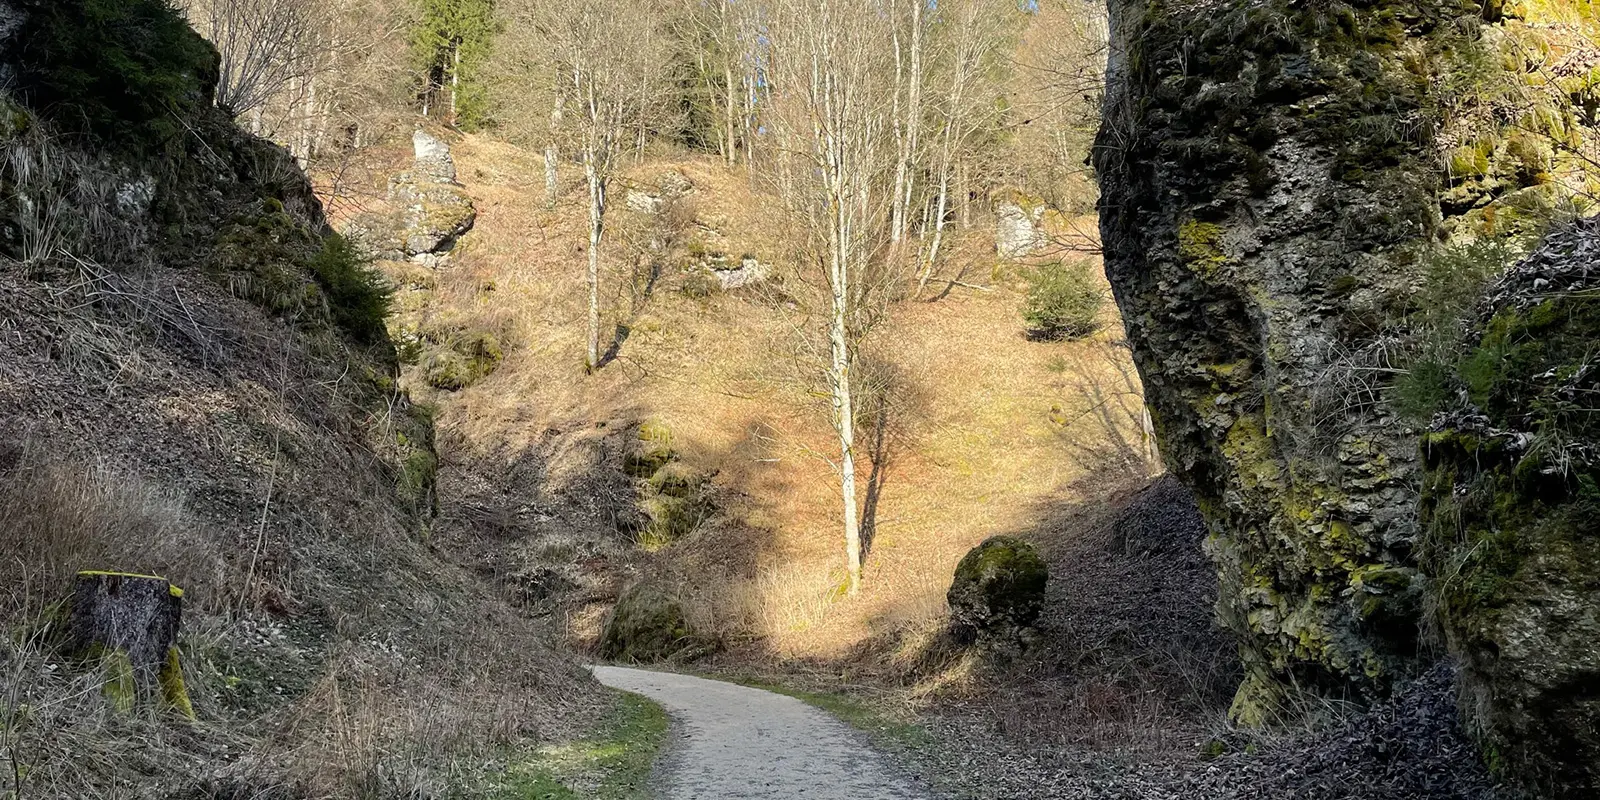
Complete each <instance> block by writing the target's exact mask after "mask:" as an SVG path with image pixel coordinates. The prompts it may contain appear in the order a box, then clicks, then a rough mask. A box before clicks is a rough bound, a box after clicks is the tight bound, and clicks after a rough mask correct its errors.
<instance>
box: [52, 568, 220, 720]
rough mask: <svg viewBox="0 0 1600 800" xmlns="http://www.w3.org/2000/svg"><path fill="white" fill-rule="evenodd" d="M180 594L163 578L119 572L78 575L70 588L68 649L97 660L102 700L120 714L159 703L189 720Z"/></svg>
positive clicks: (181, 592) (192, 708)
mask: <svg viewBox="0 0 1600 800" xmlns="http://www.w3.org/2000/svg"><path fill="white" fill-rule="evenodd" d="M182 621H183V590H182V589H179V588H178V587H176V586H173V585H172V583H171V582H169V581H168V580H167V579H166V578H160V577H156V576H154V575H132V574H127V573H121V572H80V573H78V579H77V583H76V584H75V585H74V586H73V589H72V614H71V617H70V623H69V636H70V639H71V646H72V649H73V650H74V651H75V652H77V653H79V654H82V655H84V656H86V657H88V658H92V659H97V660H99V661H100V662H101V663H102V664H103V665H104V668H105V670H106V683H105V695H106V698H107V699H108V700H109V701H110V702H111V704H112V706H113V707H115V708H116V709H117V710H119V711H124V712H127V711H132V710H133V708H134V707H135V706H136V705H141V704H146V703H150V702H155V701H159V702H160V703H161V704H162V705H164V706H166V707H168V708H172V709H174V710H176V711H177V712H178V713H180V714H183V715H184V716H185V717H188V718H190V719H193V718H194V707H193V706H192V705H191V704H190V702H189V693H188V690H187V689H186V688H185V687H184V684H183V669H182V663H181V659H180V658H179V655H178V627H179V625H180V624H181V623H182Z"/></svg>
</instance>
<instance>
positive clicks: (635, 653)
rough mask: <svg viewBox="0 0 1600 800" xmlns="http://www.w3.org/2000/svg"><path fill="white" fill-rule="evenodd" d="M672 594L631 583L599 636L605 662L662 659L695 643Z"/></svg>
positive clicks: (696, 644) (601, 653)
mask: <svg viewBox="0 0 1600 800" xmlns="http://www.w3.org/2000/svg"><path fill="white" fill-rule="evenodd" d="M698 644H699V642H698V640H697V639H696V638H695V636H694V635H693V632H692V631H691V630H690V628H689V622H688V619H687V618H686V617H685V616H684V613H683V604H682V603H681V602H679V601H678V599H677V598H676V597H673V596H672V595H670V594H668V593H667V592H666V591H664V590H662V589H661V588H660V587H658V586H655V585H653V584H650V583H638V584H635V585H633V586H632V587H631V588H629V589H628V590H627V591H625V592H623V593H622V596H621V597H619V598H617V605H616V607H615V608H613V609H612V610H611V618H610V619H608V620H607V621H606V628H605V633H604V634H602V635H601V638H600V657H601V658H604V659H607V660H609V661H627V662H651V661H662V660H665V659H668V658H671V657H673V656H675V655H678V654H680V653H683V652H686V651H689V650H691V649H694V648H696V647H697V646H698Z"/></svg>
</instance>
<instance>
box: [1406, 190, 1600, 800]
mask: <svg viewBox="0 0 1600 800" xmlns="http://www.w3.org/2000/svg"><path fill="white" fill-rule="evenodd" d="M1490 297H1491V298H1492V303H1491V306H1490V310H1489V311H1488V312H1487V313H1486V315H1485V317H1484V319H1483V320H1482V321H1481V322H1480V323H1479V324H1478V327H1477V333H1476V334H1475V335H1474V336H1473V337H1471V339H1470V340H1469V342H1468V347H1466V348H1464V353H1463V355H1462V356H1461V358H1460V359H1459V361H1458V362H1457V363H1456V364H1455V365H1454V370H1453V371H1454V383H1453V385H1452V387H1451V388H1453V389H1455V390H1457V391H1458V392H1459V393H1460V394H1461V395H1465V396H1466V397H1468V398H1470V402H1469V403H1468V404H1465V405H1461V406H1458V407H1457V408H1454V409H1450V410H1447V411H1446V412H1444V413H1443V414H1441V415H1439V416H1438V417H1436V421H1435V424H1434V427H1433V430H1432V431H1431V432H1430V433H1428V434H1427V435H1426V436H1425V437H1424V438H1423V442H1422V454H1423V458H1424V463H1425V466H1426V471H1425V476H1424V478H1425V479H1424V484H1423V496H1422V504H1421V514H1420V518H1421V522H1422V526H1423V534H1424V536H1423V541H1422V545H1423V546H1422V548H1421V549H1422V553H1423V558H1424V561H1425V565H1426V567H1427V569H1428V572H1429V573H1430V574H1432V575H1433V576H1435V577H1434V580H1433V581H1432V583H1431V587H1430V591H1431V593H1432V595H1433V598H1432V599H1433V602H1432V603H1431V605H1432V606H1433V607H1435V608H1437V609H1438V615H1439V626H1440V628H1441V629H1442V630H1443V632H1444V634H1445V637H1446V643H1447V644H1448V646H1449V648H1450V651H1451V652H1452V653H1453V654H1455V655H1456V657H1457V658H1458V659H1460V661H1461V663H1462V667H1463V669H1462V674H1461V680H1462V684H1463V690H1464V695H1465V700H1466V702H1464V704H1463V707H1464V708H1465V709H1466V710H1467V711H1468V713H1469V714H1471V715H1472V717H1473V719H1472V722H1473V723H1474V725H1473V726H1472V727H1473V728H1474V729H1475V730H1477V731H1478V732H1479V734H1480V736H1481V738H1482V743H1483V745H1484V753H1485V755H1486V756H1487V758H1488V761H1489V764H1490V766H1491V768H1493V769H1495V770H1496V771H1497V772H1499V773H1500V774H1501V775H1503V776H1505V777H1507V778H1510V779H1512V780H1513V781H1514V782H1516V783H1520V784H1522V786H1523V787H1524V788H1525V789H1526V790H1528V792H1529V794H1530V795H1531V796H1537V797H1552V798H1577V797H1594V796H1597V795H1600V647H1597V646H1596V643H1597V642H1600V523H1597V520H1600V418H1597V417H1600V414H1597V413H1596V409H1597V408H1600V403H1597V401H1596V400H1595V398H1596V397H1597V396H1600V370H1597V369H1596V367H1595V365H1594V352H1595V343H1596V342H1597V341H1600V219H1590V220H1587V221H1585V222H1583V223H1579V224H1578V225H1577V226H1574V227H1572V228H1569V229H1565V230H1560V231H1557V232H1556V233H1553V234H1551V236H1550V237H1549V238H1548V239H1547V241H1546V243H1545V245H1544V246H1543V247H1541V248H1540V249H1539V250H1538V251H1536V252H1535V253H1534V254H1532V255H1531V256H1529V257H1528V258H1527V259H1525V260H1524V261H1523V262H1522V263H1520V264H1518V265H1517V266H1516V267H1514V268H1513V269H1512V270H1511V272H1510V273H1509V274H1508V275H1507V276H1506V278H1504V279H1502V280H1501V281H1500V282H1499V283H1498V284H1497V285H1496V286H1494V287H1492V288H1491V290H1490Z"/></svg>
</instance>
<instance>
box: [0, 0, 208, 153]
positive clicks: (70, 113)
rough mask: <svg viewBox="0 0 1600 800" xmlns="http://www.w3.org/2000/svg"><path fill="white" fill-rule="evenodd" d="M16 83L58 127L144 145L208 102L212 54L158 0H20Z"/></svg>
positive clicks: (128, 147)
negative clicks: (21, 21) (20, 20)
mask: <svg viewBox="0 0 1600 800" xmlns="http://www.w3.org/2000/svg"><path fill="white" fill-rule="evenodd" d="M19 4H20V6H21V11H22V14H23V27H22V30H21V31H20V32H17V33H13V34H12V39H11V40H12V41H13V42H16V43H19V45H18V46H19V51H18V53H17V54H16V56H17V62H18V68H17V75H16V82H15V83H16V88H17V89H18V91H19V94H20V95H21V96H22V97H23V98H25V100H26V102H27V103H28V104H29V105H30V106H31V107H32V108H34V109H35V110H36V111H39V112H41V113H43V114H46V115H48V118H49V119H50V121H51V122H52V123H54V124H55V125H56V126H58V127H59V128H62V129H64V130H68V131H74V132H79V133H85V134H89V135H92V136H94V137H96V138H97V139H99V140H100V141H101V142H102V143H103V145H104V146H105V147H107V148H109V149H112V150H116V151H120V152H126V153H130V154H132V155H147V154H151V153H155V152H157V151H161V150H164V149H166V148H168V147H170V146H172V145H174V144H175V143H176V140H177V139H178V137H180V136H182V135H184V133H185V127H184V126H185V120H186V119H188V118H190V117H192V116H193V115H194V114H196V113H197V112H199V111H200V110H202V109H204V108H206V107H207V106H209V105H210V104H211V99H212V89H213V87H214V86H215V85H216V81H217V76H218V71H219V66H220V58H219V56H218V55H217V52H216V50H215V49H214V48H213V47H211V45H210V44H208V43H207V42H206V41H205V40H204V39H202V38H200V36H199V35H198V34H196V33H195V32H194V31H193V30H191V29H190V28H189V25H188V23H187V22H185V21H184V19H183V17H182V16H181V15H180V14H179V12H178V11H177V10H176V9H174V8H173V7H172V6H171V5H170V4H168V3H166V2H164V1H163V0H19Z"/></svg>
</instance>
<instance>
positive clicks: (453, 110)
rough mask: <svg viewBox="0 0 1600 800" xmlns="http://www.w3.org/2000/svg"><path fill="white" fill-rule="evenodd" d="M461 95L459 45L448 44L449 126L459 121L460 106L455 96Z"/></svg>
mask: <svg viewBox="0 0 1600 800" xmlns="http://www.w3.org/2000/svg"><path fill="white" fill-rule="evenodd" d="M460 93H461V43H460V42H451V44H450V124H451V125H455V124H457V123H459V122H460V121H461V116H460V113H461V105H460V103H459V99H458V97H457V95H459V94H460Z"/></svg>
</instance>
